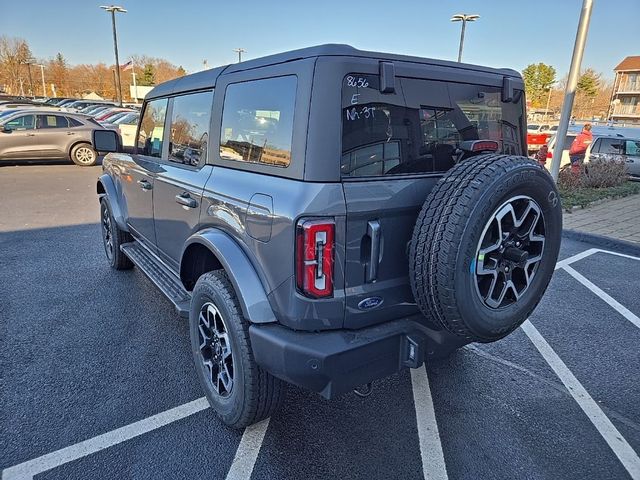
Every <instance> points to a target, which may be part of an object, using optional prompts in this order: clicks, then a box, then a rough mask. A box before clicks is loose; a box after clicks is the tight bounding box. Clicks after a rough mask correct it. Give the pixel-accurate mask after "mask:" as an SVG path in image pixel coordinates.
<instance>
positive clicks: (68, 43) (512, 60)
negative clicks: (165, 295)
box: [0, 0, 640, 78]
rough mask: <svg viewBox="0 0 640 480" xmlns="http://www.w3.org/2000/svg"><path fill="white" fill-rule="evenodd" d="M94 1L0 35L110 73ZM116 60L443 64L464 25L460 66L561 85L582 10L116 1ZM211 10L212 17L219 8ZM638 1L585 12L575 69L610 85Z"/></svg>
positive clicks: (488, 1) (549, 1) (40, 2)
mask: <svg viewBox="0 0 640 480" xmlns="http://www.w3.org/2000/svg"><path fill="white" fill-rule="evenodd" d="M102 4H103V3H100V0H97V1H92V0H56V1H50V0H21V1H12V2H11V7H9V8H7V7H6V6H5V7H4V8H2V15H1V16H0V34H2V35H9V36H18V37H22V38H25V39H26V40H27V41H28V42H29V44H30V45H31V48H32V51H33V54H34V55H35V56H36V57H37V58H48V57H52V56H54V55H55V54H56V53H57V52H59V51H60V52H62V53H63V54H64V56H65V57H66V58H67V60H68V61H69V63H71V64H79V63H97V62H105V63H112V62H113V43H112V39H111V23H110V22H111V20H110V17H109V16H108V15H107V14H106V13H105V12H103V11H102V10H100V9H99V8H98V6H99V5H102ZM118 4H119V5H122V6H124V7H125V8H127V9H128V11H129V12H128V13H126V14H123V15H119V16H118V19H117V21H118V35H119V47H120V58H121V59H122V60H121V61H122V62H123V63H124V61H126V59H127V57H128V56H129V55H132V54H146V55H150V56H154V57H164V58H166V59H168V60H169V61H171V62H172V63H175V64H176V65H182V66H183V67H184V68H185V69H187V71H195V70H199V69H201V68H202V61H203V60H204V59H206V60H207V61H208V64H209V66H210V67H211V66H217V65H222V64H226V63H231V62H234V61H235V60H236V56H237V54H235V53H234V52H233V51H232V49H233V48H236V47H243V48H245V49H246V50H247V52H246V54H245V58H254V57H259V56H262V55H266V54H269V53H275V52H279V51H284V50H290V49H294V48H299V47H304V46H309V45H314V44H320V43H348V44H351V45H353V46H355V47H357V48H362V49H366V50H379V51H387V52H394V53H404V54H410V55H418V56H424V57H432V58H442V59H451V60H455V58H456V56H457V51H458V41H459V36H460V24H459V23H452V22H450V21H449V18H450V17H451V15H452V14H454V13H475V14H479V15H480V16H481V18H480V20H479V21H477V22H476V23H473V24H469V25H468V27H467V34H466V40H465V51H464V58H463V60H464V61H467V62H469V63H477V64H483V65H491V66H498V67H511V68H515V69H517V70H522V69H523V68H524V67H525V66H526V65H527V64H529V63H532V62H540V61H541V62H545V63H549V64H551V65H553V66H554V67H556V69H557V71H558V77H562V76H564V75H565V74H566V72H567V69H568V65H569V62H570V59H571V52H572V47H573V41H574V39H575V32H576V26H577V22H578V16H579V13H580V8H581V4H582V0H527V1H524V0H484V1H480V0H404V1H403V0H396V1H395V2H394V1H388V0H387V1H377V0H369V1H361V0H324V1H316V2H309V1H305V0H297V1H277V0H260V1H242V0H240V1H235V2H230V1H226V2H218V1H215V0H182V1H175V0H174V1H166V2H165V1H162V2H161V1H159V0H120V3H118ZM220 5H223V6H220ZM639 17H640V0H595V6H594V10H593V15H592V18H591V29H590V32H589V38H588V42H587V48H586V51H585V57H584V61H583V67H587V66H591V67H593V68H595V69H596V70H598V71H600V72H602V73H604V75H605V76H606V77H608V78H612V77H613V72H612V69H613V67H614V66H615V65H616V64H617V63H618V62H619V61H620V60H621V59H622V58H624V57H625V56H627V55H640V28H639V27H638V18H639Z"/></svg>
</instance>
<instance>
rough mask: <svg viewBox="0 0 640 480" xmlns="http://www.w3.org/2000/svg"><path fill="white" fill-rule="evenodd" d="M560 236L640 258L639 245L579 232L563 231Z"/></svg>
mask: <svg viewBox="0 0 640 480" xmlns="http://www.w3.org/2000/svg"><path fill="white" fill-rule="evenodd" d="M562 236H563V237H565V238H569V239H571V240H577V241H579V242H588V243H592V244H593V245H596V246H598V247H603V248H610V249H615V250H616V251H617V252H619V253H625V254H627V255H633V256H637V257H640V244H638V243H634V242H629V241H627V240H620V239H618V238H612V237H606V236H604V235H598V234H596V233H587V232H581V231H579V230H570V229H566V228H565V229H563V230H562Z"/></svg>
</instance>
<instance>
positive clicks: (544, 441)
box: [0, 165, 640, 479]
mask: <svg viewBox="0 0 640 480" xmlns="http://www.w3.org/2000/svg"><path fill="white" fill-rule="evenodd" d="M99 173H100V168H99V167H92V168H79V167H75V166H72V165H20V166H13V167H0V310H1V311H2V315H1V316H0V338H1V339H2V340H1V344H0V363H1V371H2V387H1V388H2V395H1V397H0V426H1V429H2V435H1V438H0V468H1V469H3V474H2V478H3V479H9V478H33V477H34V476H35V478H37V479H54V478H55V479H57V478H65V479H66V478H82V479H92V478H209V479H211V478H225V477H227V478H234V479H240V478H253V479H263V478H264V479H266V478H269V479H275V478H278V479H280V478H282V479H288V478H291V479H293V478H367V479H371V478H407V479H413V478H423V477H424V478H430V479H431V478H433V479H446V478H451V479H454V478H455V479H458V478H463V479H477V478H534V479H538V478H540V479H545V478H549V479H555V478H563V479H572V478H576V479H578V478H580V479H602V478H633V479H640V459H639V458H638V452H640V404H639V403H638V399H639V398H640V382H638V380H637V377H638V372H640V349H638V344H639V342H640V322H638V315H640V296H639V295H638V292H639V291H640V259H635V258H631V257H629V256H626V257H624V256H618V255H615V254H612V253H605V252H602V251H598V250H597V249H595V248H594V246H593V245H590V244H586V243H583V242H576V241H572V240H565V241H564V242H563V247H562V252H561V259H562V260H561V262H560V263H559V268H558V270H557V271H556V274H555V276H554V278H553V280H552V283H551V285H550V287H549V289H548V292H547V294H546V295H545V297H544V299H543V301H542V303H541V304H540V306H539V308H538V309H537V310H536V311H535V312H534V314H533V315H532V317H531V319H530V323H527V324H525V327H524V328H521V329H518V330H517V331H516V332H515V333H514V334H512V335H511V336H509V337H507V338H506V339H504V340H503V341H500V342H497V343H494V344H474V345H470V346H467V347H464V348H462V349H461V350H459V351H458V352H456V353H455V354H454V355H452V356H451V357H450V358H448V359H446V360H443V361H439V362H437V363H432V364H429V365H427V368H426V370H425V369H424V368H421V369H418V370H414V371H411V372H409V371H405V372H402V373H401V374H399V375H396V376H394V377H391V378H388V379H385V380H382V381H379V382H376V384H375V386H374V391H373V394H372V395H371V396H369V397H367V398H360V397H358V396H356V395H355V394H348V395H345V396H344V397H342V398H339V399H337V400H334V401H330V402H328V401H325V400H323V399H321V398H320V397H318V396H316V395H314V394H310V393H307V392H304V391H301V390H299V389H296V388H291V389H290V391H289V394H288V398H287V402H286V404H285V407H284V408H283V409H282V411H280V412H278V413H277V414H276V415H275V416H273V417H272V418H271V419H269V420H268V421H265V422H263V423H261V424H258V425H256V426H253V427H250V428H249V429H247V430H246V431H245V432H236V431H233V430H229V429H227V428H225V427H223V426H222V425H221V424H220V422H219V421H218V420H217V419H216V417H215V416H214V415H213V413H212V411H211V410H210V409H209V408H207V405H206V402H205V401H204V400H203V399H202V392H201V390H200V388H199V385H198V383H197V379H196V376H195V372H194V369H193V367H192V365H191V362H192V360H191V356H190V352H189V338H188V329H187V325H186V323H185V321H184V320H181V319H180V318H179V317H178V316H177V315H176V313H175V311H174V309H173V307H172V306H171V304H170V303H169V302H168V301H166V300H165V299H164V298H163V296H162V295H161V294H160V293H159V292H158V291H157V290H156V289H155V287H154V286H153V285H152V284H151V282H150V281H148V280H147V279H146V278H145V277H144V275H142V274H141V273H140V272H138V271H137V270H135V269H134V270H132V271H127V272H115V271H112V270H110V269H109V267H108V266H107V264H106V261H105V259H104V258H103V257H104V253H103V251H102V244H101V241H100V237H99V225H98V208H97V200H96V197H95V184H94V181H95V178H96V177H97V175H98V174H99ZM614 253H616V252H614ZM584 280H586V282H585V281H584ZM592 287H596V288H595V289H594V288H592ZM612 301H613V303H612Z"/></svg>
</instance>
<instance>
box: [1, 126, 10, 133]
mask: <svg viewBox="0 0 640 480" xmlns="http://www.w3.org/2000/svg"><path fill="white" fill-rule="evenodd" d="M11 131H12V130H11V127H8V126H7V125H3V126H2V132H3V133H10V132H11Z"/></svg>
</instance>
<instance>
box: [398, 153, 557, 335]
mask: <svg viewBox="0 0 640 480" xmlns="http://www.w3.org/2000/svg"><path fill="white" fill-rule="evenodd" d="M513 199H515V200H513ZM522 199H527V200H526V202H528V203H529V204H531V205H533V206H536V205H537V207H539V210H540V211H541V212H542V220H543V222H542V226H540V223H537V224H536V226H535V228H536V229H542V230H541V231H543V232H544V233H543V237H544V241H543V243H541V242H540V241H539V240H536V241H537V242H538V243H537V244H536V245H537V247H536V248H539V250H540V253H539V254H538V253H536V257H537V256H539V255H541V259H540V260H539V261H538V262H537V267H528V268H529V269H530V270H529V271H531V270H532V271H533V274H532V275H531V276H528V275H527V276H526V283H527V286H526V288H525V289H523V290H522V292H519V293H521V296H518V295H516V294H515V292H514V291H512V290H511V289H509V290H506V289H505V291H507V293H508V294H509V295H510V296H511V297H513V299H512V300H510V301H511V303H510V304H508V303H507V299H508V298H507V295H505V297H504V298H505V300H503V302H505V306H498V307H495V306H492V305H488V304H487V302H489V301H495V302H496V303H497V300H494V299H493V297H491V299H490V300H487V299H486V298H483V296H482V294H481V293H480V287H479V285H484V284H482V283H479V278H480V277H479V276H478V275H477V270H476V269H477V268H479V267H478V264H479V260H478V259H479V258H481V257H480V254H479V252H480V248H481V245H480V241H481V240H482V241H483V242H484V238H485V236H487V235H486V232H488V231H495V232H498V233H496V234H495V236H496V237H497V238H499V237H503V233H502V232H503V231H502V227H500V229H498V227H496V226H495V225H494V223H492V222H493V220H492V219H494V218H497V217H496V216H495V215H496V213H497V212H502V211H504V210H501V209H504V208H505V205H506V206H508V205H510V203H509V202H510V201H511V200H513V202H514V204H516V202H523V201H524V200H522ZM531 201H532V202H531ZM517 205H519V203H518V204H517ZM525 211H526V209H525ZM530 211H532V212H533V213H531V218H532V219H535V218H536V217H535V211H533V210H531V209H530ZM492 215H494V217H492ZM522 215H523V217H524V215H525V214H524V213H522ZM500 218H507V219H508V217H507V216H501V217H500ZM534 221H536V222H539V220H531V223H533V222H534ZM531 228H532V229H533V228H534V227H531ZM491 229H493V230H491ZM506 230H507V229H506V228H505V231H506ZM514 230H517V229H514ZM538 233H540V232H537V233H536V237H535V238H538ZM561 233H562V208H561V204H560V198H559V195H558V191H557V188H556V186H555V183H554V181H553V179H552V178H551V176H550V175H549V174H548V173H547V172H546V170H545V169H544V168H543V167H541V166H539V165H538V164H537V163H536V162H533V161H532V160H530V159H527V158H525V157H519V156H508V155H495V154H487V155H479V156H476V157H472V158H470V159H468V160H465V161H463V162H461V163H459V164H457V165H456V166H455V167H454V168H452V169H451V170H450V171H449V172H447V174H446V175H445V176H444V177H443V178H442V179H441V180H440V181H439V182H438V184H437V185H436V186H435V187H434V189H433V190H432V191H431V192H430V194H429V196H428V197H427V199H426V201H425V203H424V205H423V207H422V210H421V211H420V214H419V216H418V219H417V222H416V225H415V228H414V231H413V237H412V239H411V245H410V254H409V267H410V281H411V288H412V290H413V294H414V296H415V299H416V302H417V304H418V306H419V308H420V310H421V311H422V313H423V314H424V315H425V316H426V317H427V318H428V319H430V320H431V321H432V322H433V323H435V324H436V325H438V326H440V327H441V328H444V329H446V330H447V331H449V332H451V333H453V334H455V335H457V336H460V337H462V338H464V339H466V340H468V341H479V342H490V341H495V340H498V339H500V338H502V337H504V336H506V335H508V334H509V333H510V332H512V331H513V330H514V329H516V328H517V327H518V326H519V325H520V324H521V323H522V322H524V321H525V320H526V319H527V317H528V316H529V315H530V314H531V312H532V311H533V310H534V309H535V307H536V306H537V305H538V303H539V301H540V299H541V298H542V295H543V294H544V292H545V290H546V288H547V286H548V284H549V281H550V279H551V276H552V274H553V271H554V268H555V264H556V260H557V257H558V252H559V249H560V241H561ZM514 235H515V234H514ZM500 241H501V240H498V241H497V242H496V244H498V243H499V242H500ZM541 245H543V246H541ZM483 246H484V244H483ZM492 248H493V247H492ZM502 248H504V247H500V249H502ZM523 248H524V247H523ZM500 249H498V252H500ZM513 251H514V250H513V249H512V252H513ZM515 251H516V252H517V251H518V250H515ZM522 258H524V260H522V261H521V263H520V265H524V264H525V263H526V261H527V258H528V257H522ZM531 258H533V257H531ZM482 260H483V265H484V263H485V261H484V255H482ZM509 260H510V259H509ZM500 261H502V260H500ZM487 262H488V260H487ZM505 262H507V261H506V260H505ZM496 264H498V261H496ZM510 265H512V266H513V264H510ZM496 268H498V267H496ZM501 268H503V269H504V267H501ZM512 270H514V269H513V268H512ZM507 271H508V266H507ZM522 271H524V270H523V269H522ZM513 273H514V274H515V272H513ZM496 275H497V277H496V278H498V279H500V278H502V279H503V283H502V284H501V285H506V284H507V281H506V280H504V278H506V277H505V275H506V273H505V272H504V270H503V271H502V273H501V274H496ZM500 275H503V277H500ZM520 277H521V278H524V277H523V276H522V274H520ZM488 278H489V279H491V278H492V277H488ZM509 278H511V277H509ZM483 281H485V280H484V277H483ZM492 285H497V281H496V283H494V284H492Z"/></svg>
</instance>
